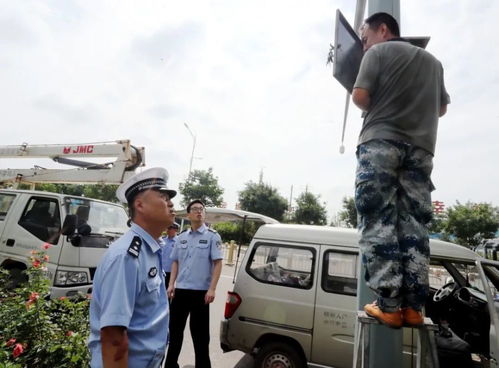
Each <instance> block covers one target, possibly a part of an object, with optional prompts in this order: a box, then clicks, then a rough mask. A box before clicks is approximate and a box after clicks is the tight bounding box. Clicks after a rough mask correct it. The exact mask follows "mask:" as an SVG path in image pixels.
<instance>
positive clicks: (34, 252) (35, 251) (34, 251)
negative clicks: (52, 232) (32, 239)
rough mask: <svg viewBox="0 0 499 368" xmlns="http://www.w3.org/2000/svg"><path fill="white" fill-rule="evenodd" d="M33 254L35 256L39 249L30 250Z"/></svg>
mask: <svg viewBox="0 0 499 368" xmlns="http://www.w3.org/2000/svg"><path fill="white" fill-rule="evenodd" d="M29 253H30V254H31V255H32V256H34V255H35V254H36V253H38V251H37V250H32V251H31V252H29Z"/></svg>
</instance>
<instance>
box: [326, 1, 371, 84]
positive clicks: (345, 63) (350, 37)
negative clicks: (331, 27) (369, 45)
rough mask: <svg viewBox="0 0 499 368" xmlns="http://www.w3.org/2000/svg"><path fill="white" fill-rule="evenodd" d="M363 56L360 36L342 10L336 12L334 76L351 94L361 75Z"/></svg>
mask: <svg viewBox="0 0 499 368" xmlns="http://www.w3.org/2000/svg"><path fill="white" fill-rule="evenodd" d="M363 55H364V52H363V49H362V42H361V41H360V38H359V36H357V34H356V33H355V32H354V30H353V29H352V27H351V26H350V24H348V22H347V20H346V19H345V17H344V16H343V14H341V12H340V10H339V9H338V10H336V25H335V32H334V57H333V76H334V77H335V78H336V79H337V80H338V82H340V83H341V84H342V85H343V87H345V88H346V89H347V91H348V92H350V93H352V90H353V85H354V83H355V80H356V79H357V74H359V67H360V62H361V61H362V56H363Z"/></svg>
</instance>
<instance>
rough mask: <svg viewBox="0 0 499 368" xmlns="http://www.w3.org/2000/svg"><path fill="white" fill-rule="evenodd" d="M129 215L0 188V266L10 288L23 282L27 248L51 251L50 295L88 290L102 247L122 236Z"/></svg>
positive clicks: (88, 202)
mask: <svg viewBox="0 0 499 368" xmlns="http://www.w3.org/2000/svg"><path fill="white" fill-rule="evenodd" d="M127 220H128V216H127V213H126V211H125V209H124V208H123V206H121V205H118V204H114V203H109V202H104V201H99V200H95V199H90V198H83V197H75V196H69V195H64V194H57V193H50V192H40V191H26V190H11V189H2V190H0V267H2V268H4V269H7V270H9V271H10V273H11V283H12V285H10V286H11V287H14V286H16V285H18V284H19V283H20V282H21V281H22V280H24V279H25V277H26V276H25V275H24V274H23V271H24V270H26V269H27V267H28V266H29V264H28V263H29V260H28V257H29V256H30V252H31V251H32V250H40V249H41V246H42V245H43V244H44V243H48V244H50V245H51V247H50V248H49V249H48V250H47V255H48V256H49V262H48V265H47V268H48V277H49V279H50V283H51V297H52V298H57V297H61V296H73V295H76V294H78V293H84V294H88V293H91V291H92V279H93V276H94V272H95V269H96V267H97V265H98V263H99V260H100V258H101V257H102V255H103V254H104V252H105V251H106V249H107V247H108V246H109V244H110V243H111V242H113V241H114V240H115V239H116V238H117V237H119V236H121V235H122V234H123V233H124V232H125V231H127V230H128V227H127Z"/></svg>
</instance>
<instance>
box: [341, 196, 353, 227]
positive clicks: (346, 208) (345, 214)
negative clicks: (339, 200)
mask: <svg viewBox="0 0 499 368" xmlns="http://www.w3.org/2000/svg"><path fill="white" fill-rule="evenodd" d="M339 215H340V220H341V221H344V222H345V223H346V224H347V226H348V227H353V228H357V208H355V200H354V198H353V197H343V211H340V214H339Z"/></svg>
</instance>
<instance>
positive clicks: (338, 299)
mask: <svg viewBox="0 0 499 368" xmlns="http://www.w3.org/2000/svg"><path fill="white" fill-rule="evenodd" d="M320 253H321V256H320V259H319V261H320V267H319V275H318V276H319V282H318V283H317V286H316V287H317V294H316V302H315V313H314V329H313V336H312V359H311V361H312V362H313V363H315V364H321V365H325V366H333V367H338V368H346V367H348V368H350V367H351V366H352V356H353V341H354V331H355V319H356V313H357V308H356V293H357V267H358V263H359V262H358V253H357V252H356V250H353V249H351V248H350V249H345V248H341V247H330V246H321V252H320Z"/></svg>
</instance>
